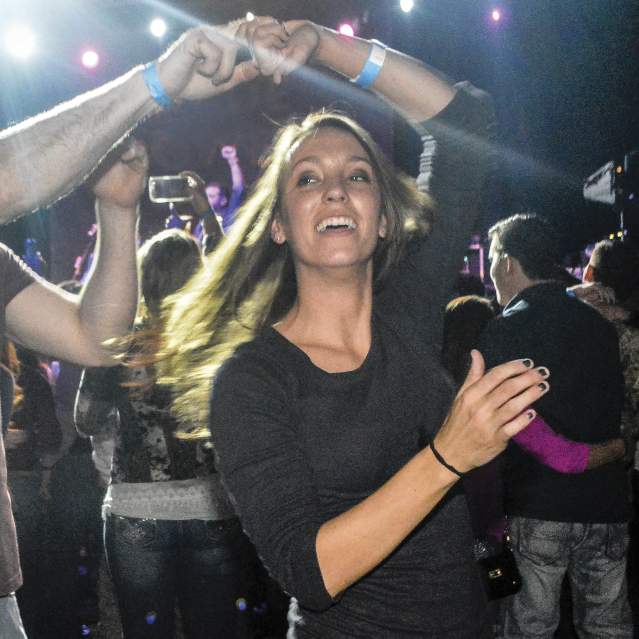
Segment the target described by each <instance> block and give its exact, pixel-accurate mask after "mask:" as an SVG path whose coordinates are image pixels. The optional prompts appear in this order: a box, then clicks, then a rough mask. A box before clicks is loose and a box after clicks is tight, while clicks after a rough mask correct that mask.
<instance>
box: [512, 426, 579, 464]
mask: <svg viewBox="0 0 639 639" xmlns="http://www.w3.org/2000/svg"><path fill="white" fill-rule="evenodd" d="M513 440H514V441H515V443H516V444H517V445H518V446H521V448H523V449H524V450H525V451H527V452H529V453H530V454H531V455H533V457H535V458H536V459H537V460H538V461H539V462H541V463H542V464H543V465H544V466H548V467H549V468H552V469H553V470H556V471H557V472H559V473H583V472H584V471H585V470H586V466H587V465H588V456H589V455H590V446H589V445H588V444H582V443H580V442H575V441H572V440H571V439H566V438H565V437H563V436H562V435H558V434H557V433H556V432H555V431H554V430H553V429H552V428H550V426H548V424H546V422H545V421H544V420H543V419H542V418H541V417H539V416H537V417H535V419H533V421H532V422H530V424H529V425H528V426H527V427H526V428H524V430H522V431H521V432H519V433H517V435H515V436H514V437H513Z"/></svg>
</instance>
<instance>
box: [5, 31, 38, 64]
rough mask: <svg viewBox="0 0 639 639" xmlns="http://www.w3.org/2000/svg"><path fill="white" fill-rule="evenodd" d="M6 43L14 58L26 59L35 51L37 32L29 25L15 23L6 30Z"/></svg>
mask: <svg viewBox="0 0 639 639" xmlns="http://www.w3.org/2000/svg"><path fill="white" fill-rule="evenodd" d="M4 44H5V48H6V49H7V51H8V52H9V53H10V54H11V55H12V56H13V57H14V58H20V59H22V60H26V59H27V58H29V57H30V56H31V55H32V54H33V52H34V51H35V45H36V38H35V34H34V33H33V31H31V29H29V27H26V26H24V25H14V26H12V27H11V28H9V30H8V31H7V32H6V34H5V38H4Z"/></svg>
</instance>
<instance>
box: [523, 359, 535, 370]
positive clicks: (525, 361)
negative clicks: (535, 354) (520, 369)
mask: <svg viewBox="0 0 639 639" xmlns="http://www.w3.org/2000/svg"><path fill="white" fill-rule="evenodd" d="M521 363H522V364H523V365H524V366H525V367H526V368H530V367H531V366H532V365H533V361H532V359H522V360H521Z"/></svg>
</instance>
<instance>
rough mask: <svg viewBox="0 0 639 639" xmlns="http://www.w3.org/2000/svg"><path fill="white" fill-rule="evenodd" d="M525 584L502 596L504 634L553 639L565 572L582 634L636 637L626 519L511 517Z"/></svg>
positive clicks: (515, 638) (603, 638) (587, 637)
mask: <svg viewBox="0 0 639 639" xmlns="http://www.w3.org/2000/svg"><path fill="white" fill-rule="evenodd" d="M509 524H510V536H511V539H512V545H513V552H514V553H515V559H516V561H517V566H518V568H519V571H520V572H521V577H522V587H521V590H520V591H519V592H518V593H517V594H516V595H513V596H512V597H509V598H508V599H506V600H504V602H503V638H504V639H523V638H530V639H532V638H533V637H534V638H535V639H546V638H547V639H552V637H553V635H554V632H555V629H556V628H557V625H558V624H559V597H560V593H561V584H562V581H563V579H564V576H565V575H566V574H567V575H568V578H569V579H570V588H571V592H572V607H573V619H574V624H575V629H576V631H577V634H578V635H579V637H580V638H581V639H632V632H633V629H632V613H631V611H630V604H629V602H628V590H627V582H626V553H627V550H628V525H627V524H625V523H620V524H580V523H565V522H556V521H543V520H539V519H528V518H525V517H512V518H511V519H510V520H509Z"/></svg>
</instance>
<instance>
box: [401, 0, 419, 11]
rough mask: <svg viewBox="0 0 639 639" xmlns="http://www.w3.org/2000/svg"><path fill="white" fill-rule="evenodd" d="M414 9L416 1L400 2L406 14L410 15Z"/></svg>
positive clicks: (405, 0)
mask: <svg viewBox="0 0 639 639" xmlns="http://www.w3.org/2000/svg"><path fill="white" fill-rule="evenodd" d="M414 7H415V1H414V0H399V8H400V9H401V10H402V11H403V12H404V13H410V12H411V11H412V10H413V8H414Z"/></svg>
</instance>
